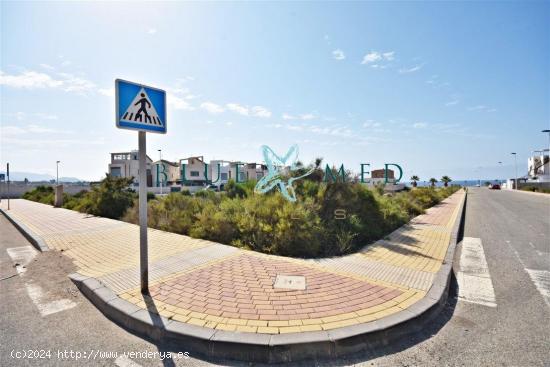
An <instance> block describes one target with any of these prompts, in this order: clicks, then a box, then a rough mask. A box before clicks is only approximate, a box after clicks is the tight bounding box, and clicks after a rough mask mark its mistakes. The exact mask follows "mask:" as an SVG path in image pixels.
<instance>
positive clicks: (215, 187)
mask: <svg viewBox="0 0 550 367" xmlns="http://www.w3.org/2000/svg"><path fill="white" fill-rule="evenodd" d="M203 190H210V191H220V188H219V187H218V186H216V185H208V186H206V187H205V188H204V189H203Z"/></svg>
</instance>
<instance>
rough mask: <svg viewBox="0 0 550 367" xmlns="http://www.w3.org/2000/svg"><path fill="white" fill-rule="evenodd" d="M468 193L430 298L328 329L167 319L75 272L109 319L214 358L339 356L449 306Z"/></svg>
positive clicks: (418, 325)
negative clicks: (260, 330) (223, 326)
mask: <svg viewBox="0 0 550 367" xmlns="http://www.w3.org/2000/svg"><path fill="white" fill-rule="evenodd" d="M466 197H467V193H466V192H465V193H464V197H463V199H462V202H461V203H460V204H459V214H458V217H457V219H456V222H455V223H454V226H453V229H452V232H451V238H450V243H449V247H448V249H447V253H446V255H445V258H444V261H443V264H442V266H441V268H440V269H439V271H438V272H437V274H436V276H435V278H434V282H433V284H432V286H431V287H430V289H429V291H428V293H427V294H426V296H425V297H424V298H422V299H421V300H419V301H418V302H416V303H414V304H413V305H411V306H410V307H408V308H407V309H404V310H402V311H399V312H397V313H395V314H392V315H390V316H388V317H385V318H383V319H379V320H376V321H372V322H368V323H364V324H357V325H352V326H347V327H342V328H338V329H333V330H328V331H311V332H303V333H288V334H274V335H269V334H255V333H239V332H228V331H223V330H215V329H209V328H204V327H199V326H195V325H190V324H186V323H182V322H179V321H175V320H170V319H167V318H165V317H163V316H160V315H158V314H157V313H155V308H154V305H148V310H145V309H142V308H139V307H138V306H136V305H134V304H132V303H130V302H128V301H126V300H124V299H121V298H119V297H118V296H117V295H116V294H115V293H114V292H113V291H112V290H111V289H109V288H107V287H105V285H103V284H102V283H101V282H99V281H98V280H97V279H95V278H90V277H87V276H84V275H81V274H79V273H74V274H71V275H69V278H70V279H71V280H72V281H73V282H74V283H75V285H76V286H77V287H78V288H79V289H80V291H81V292H82V293H83V294H84V295H85V296H86V297H87V298H88V299H89V300H90V301H91V302H92V303H93V304H94V305H95V306H96V307H97V308H98V309H99V310H100V311H101V312H102V313H103V314H104V315H105V316H107V317H108V318H109V319H111V320H112V321H114V322H116V323H117V324H119V325H121V326H123V327H125V328H127V329H129V330H130V331H132V332H135V333H137V334H140V335H145V336H147V337H149V338H151V339H152V340H155V341H170V342H176V343H177V344H179V345H185V347H186V350H188V351H192V352H193V353H196V354H198V355H201V356H204V357H206V358H211V359H220V358H223V359H234V360H243V361H248V362H260V363H281V362H291V361H299V360H304V359H319V358H337V357H342V356H344V355H347V354H352V353H356V352H359V351H361V350H365V349H368V348H373V347H379V346H384V345H388V344H389V343H391V342H392V341H394V340H397V339H399V338H402V337H404V336H406V335H408V334H412V333H415V332H418V331H420V330H421V329H422V328H423V327H424V326H425V325H426V324H427V323H428V322H430V321H431V320H433V319H434V318H435V317H436V316H437V315H438V314H439V312H440V311H441V310H442V309H443V308H444V306H445V303H446V302H447V297H448V293H449V285H450V279H451V273H452V266H453V258H454V254H455V250H456V246H457V242H458V239H459V235H460V229H461V226H462V223H463V221H464V213H465V211H464V208H465V203H466Z"/></svg>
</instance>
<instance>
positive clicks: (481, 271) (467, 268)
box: [456, 237, 497, 307]
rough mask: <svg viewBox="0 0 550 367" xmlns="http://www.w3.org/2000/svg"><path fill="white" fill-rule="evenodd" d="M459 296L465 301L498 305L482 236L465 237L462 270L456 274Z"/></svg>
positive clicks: (484, 304) (490, 305)
mask: <svg viewBox="0 0 550 367" xmlns="http://www.w3.org/2000/svg"><path fill="white" fill-rule="evenodd" d="M456 278H457V282H458V298H459V299H460V300H461V301H464V302H470V303H477V304H480V305H483V306H488V307H497V304H496V298H495V290H494V288H493V282H492V280H491V274H490V273H489V267H488V265H487V261H486V260H485V253H484V252H483V245H482V243H481V239H480V238H472V237H464V239H463V240H462V253H461V254H460V271H459V272H458V273H457V275H456Z"/></svg>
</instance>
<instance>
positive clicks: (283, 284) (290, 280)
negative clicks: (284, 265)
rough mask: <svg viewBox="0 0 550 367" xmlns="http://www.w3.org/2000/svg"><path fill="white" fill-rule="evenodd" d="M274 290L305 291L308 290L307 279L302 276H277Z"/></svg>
mask: <svg viewBox="0 0 550 367" xmlns="http://www.w3.org/2000/svg"><path fill="white" fill-rule="evenodd" d="M273 288H275V289H293V290H301V291H303V290H305V289H306V277H304V276H301V275H277V278H275V284H273Z"/></svg>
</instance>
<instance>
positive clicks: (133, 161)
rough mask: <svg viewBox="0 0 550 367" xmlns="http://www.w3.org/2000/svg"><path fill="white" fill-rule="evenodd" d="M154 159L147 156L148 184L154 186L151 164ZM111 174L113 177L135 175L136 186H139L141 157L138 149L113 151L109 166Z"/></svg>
mask: <svg viewBox="0 0 550 367" xmlns="http://www.w3.org/2000/svg"><path fill="white" fill-rule="evenodd" d="M152 163H153V160H152V159H151V158H149V156H146V166H147V186H148V187H151V186H153V177H152V173H151V164H152ZM108 173H109V175H111V176H113V177H133V178H134V186H139V157H138V151H137V150H132V151H130V152H122V153H111V163H109V168H108Z"/></svg>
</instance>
